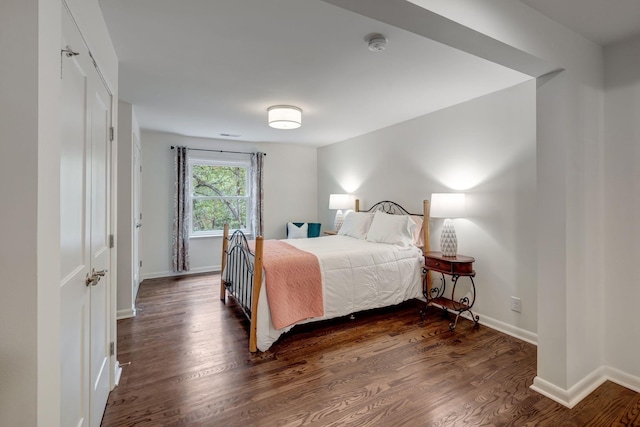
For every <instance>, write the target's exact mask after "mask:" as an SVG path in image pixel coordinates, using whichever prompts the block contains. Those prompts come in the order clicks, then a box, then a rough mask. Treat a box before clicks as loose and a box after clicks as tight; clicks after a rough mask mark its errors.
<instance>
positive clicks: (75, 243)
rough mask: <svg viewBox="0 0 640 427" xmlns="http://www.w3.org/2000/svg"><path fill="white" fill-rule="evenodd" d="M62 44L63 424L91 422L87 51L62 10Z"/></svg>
mask: <svg viewBox="0 0 640 427" xmlns="http://www.w3.org/2000/svg"><path fill="white" fill-rule="evenodd" d="M63 28H64V29H65V31H64V36H63V42H62V48H63V49H66V48H67V47H68V48H70V49H72V50H74V51H75V52H78V53H79V55H77V56H71V57H67V56H66V55H63V58H62V75H63V79H62V93H63V96H62V99H61V115H62V117H61V120H62V123H61V147H60V249H61V278H60V300H61V324H60V327H61V353H62V354H61V367H60V369H61V405H62V406H61V425H63V426H74V427H76V426H88V425H89V419H88V414H89V393H88V390H89V328H88V325H89V312H90V300H89V295H90V294H89V290H88V289H87V286H86V284H85V278H86V276H87V274H88V273H89V270H90V265H91V260H90V258H91V257H90V252H89V237H90V236H89V233H88V227H87V225H88V223H87V221H88V216H89V206H88V204H87V203H86V202H87V194H88V188H89V185H90V182H89V181H88V179H89V173H90V171H89V165H88V164H87V161H86V159H87V151H88V149H89V147H88V145H87V141H88V129H87V120H86V109H87V108H86V106H87V99H88V98H87V91H88V89H89V79H88V77H87V74H86V71H85V70H88V69H90V68H91V64H90V63H89V62H88V60H89V57H88V56H89V55H88V51H86V49H84V44H83V42H82V39H81V38H80V34H79V33H77V32H74V31H72V29H73V23H72V22H71V19H70V18H69V16H67V14H66V13H65V14H63Z"/></svg>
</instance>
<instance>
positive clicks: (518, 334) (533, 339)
mask: <svg viewBox="0 0 640 427" xmlns="http://www.w3.org/2000/svg"><path fill="white" fill-rule="evenodd" d="M464 314H467V313H464ZM476 314H478V316H480V324H481V325H485V326H487V327H489V328H491V329H495V330H496V331H500V332H502V333H503V334H507V335H511V336H512V337H515V338H518V339H519V340H522V341H525V342H528V343H529V344H533V345H535V346H537V345H538V334H536V333H533V332H530V331H527V330H525V329H522V328H518V327H517V326H513V325H510V324H508V323H504V322H502V321H500V320H496V319H493V318H491V317H489V316H485V315H482V314H479V313H476ZM465 317H466V318H467V319H471V316H465Z"/></svg>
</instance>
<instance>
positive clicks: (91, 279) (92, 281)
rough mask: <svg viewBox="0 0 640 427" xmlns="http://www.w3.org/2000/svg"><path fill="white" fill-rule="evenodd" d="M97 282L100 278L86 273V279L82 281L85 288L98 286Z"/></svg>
mask: <svg viewBox="0 0 640 427" xmlns="http://www.w3.org/2000/svg"><path fill="white" fill-rule="evenodd" d="M99 281H100V276H96V275H89V273H87V277H86V278H85V279H84V283H85V285H87V286H95V285H97V284H98V282H99Z"/></svg>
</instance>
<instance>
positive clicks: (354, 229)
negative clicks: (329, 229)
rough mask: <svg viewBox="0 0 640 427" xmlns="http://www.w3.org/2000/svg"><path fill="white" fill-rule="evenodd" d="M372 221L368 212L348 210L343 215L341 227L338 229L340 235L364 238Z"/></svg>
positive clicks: (371, 215) (371, 216)
mask: <svg viewBox="0 0 640 427" xmlns="http://www.w3.org/2000/svg"><path fill="white" fill-rule="evenodd" d="M371 221H373V214H372V213H369V212H349V213H348V214H347V216H346V217H344V222H343V223H342V227H340V230H338V234H339V235H341V236H351V237H355V238H356V239H365V238H366V237H367V233H368V232H369V227H371Z"/></svg>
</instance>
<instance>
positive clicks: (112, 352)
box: [109, 341, 116, 356]
mask: <svg viewBox="0 0 640 427" xmlns="http://www.w3.org/2000/svg"><path fill="white" fill-rule="evenodd" d="M115 354H116V344H115V343H114V342H113V341H111V344H109V355H110V356H113V355H115Z"/></svg>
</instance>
